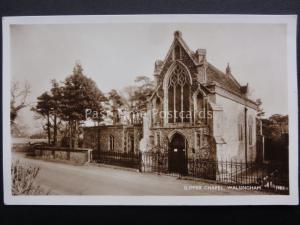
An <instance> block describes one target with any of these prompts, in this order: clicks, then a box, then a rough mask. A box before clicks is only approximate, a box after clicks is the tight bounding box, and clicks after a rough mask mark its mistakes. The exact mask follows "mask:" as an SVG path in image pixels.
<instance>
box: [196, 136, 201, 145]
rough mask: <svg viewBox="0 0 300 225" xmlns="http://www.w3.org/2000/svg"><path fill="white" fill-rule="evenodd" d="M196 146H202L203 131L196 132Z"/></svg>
mask: <svg viewBox="0 0 300 225" xmlns="http://www.w3.org/2000/svg"><path fill="white" fill-rule="evenodd" d="M196 147H197V148H200V147H201V133H200V132H197V133H196Z"/></svg>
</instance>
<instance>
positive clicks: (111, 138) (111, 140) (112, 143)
mask: <svg viewBox="0 0 300 225" xmlns="http://www.w3.org/2000/svg"><path fill="white" fill-rule="evenodd" d="M109 150H110V151H114V150H115V138H114V136H109Z"/></svg>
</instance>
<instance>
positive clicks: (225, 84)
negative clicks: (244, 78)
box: [161, 31, 243, 95]
mask: <svg viewBox="0 0 300 225" xmlns="http://www.w3.org/2000/svg"><path fill="white" fill-rule="evenodd" d="M177 43H179V44H180V46H181V47H182V48H183V49H184V50H185V52H186V53H187V55H188V56H189V57H190V59H191V61H192V62H193V63H194V65H195V66H198V65H199V63H198V62H197V61H196V60H195V57H194V54H195V53H194V52H193V51H192V50H191V49H190V48H189V47H188V45H187V44H186V43H185V41H184V40H183V38H182V35H181V32H180V31H175V32H174V40H173V42H172V45H171V46H170V49H169V51H168V53H167V55H166V57H165V59H164V61H163V64H162V66H161V69H163V68H164V67H165V64H166V62H167V60H168V58H169V57H170V55H171V54H172V50H173V48H174V47H175V45H176V44H177ZM207 81H208V82H215V83H217V84H219V85H220V86H221V87H222V88H224V89H226V90H228V91H230V92H234V93H236V94H238V95H242V94H243V91H242V86H241V85H240V84H239V82H238V81H237V80H236V79H235V78H234V77H233V75H232V74H231V73H229V74H225V73H224V72H222V71H221V70H219V69H217V68H216V67H215V66H213V65H212V64H211V63H208V62H207Z"/></svg>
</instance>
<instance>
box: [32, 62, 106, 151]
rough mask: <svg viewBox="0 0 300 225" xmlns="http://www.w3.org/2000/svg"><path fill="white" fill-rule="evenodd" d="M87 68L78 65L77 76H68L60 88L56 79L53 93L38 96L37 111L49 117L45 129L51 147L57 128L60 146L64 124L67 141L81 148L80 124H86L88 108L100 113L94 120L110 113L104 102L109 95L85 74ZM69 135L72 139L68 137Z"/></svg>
mask: <svg viewBox="0 0 300 225" xmlns="http://www.w3.org/2000/svg"><path fill="white" fill-rule="evenodd" d="M82 71H83V69H82V67H81V65H80V64H79V63H76V65H75V67H74V69H73V74H71V75H70V76H68V77H67V78H66V79H65V80H64V81H63V83H62V85H60V84H59V83H58V82H57V81H56V80H52V82H51V83H52V88H51V90H50V92H45V93H43V94H42V95H41V96H39V97H38V101H37V105H36V106H35V107H34V108H33V109H32V110H33V111H35V112H37V113H38V114H40V115H41V116H42V117H44V118H46V120H47V122H46V125H45V129H46V130H47V133H48V139H49V144H50V139H51V129H52V128H53V143H54V144H56V143H57V135H58V131H59V130H60V127H61V125H62V123H63V122H64V123H65V124H66V125H67V126H66V130H65V134H64V138H65V139H68V140H69V147H77V146H78V136H79V135H80V132H81V130H80V124H81V123H82V122H83V121H85V120H86V119H87V118H86V117H85V116H86V114H85V111H86V109H90V110H92V111H96V112H97V113H98V115H99V116H98V117H96V118H95V117H93V118H91V119H93V120H95V121H97V122H100V121H102V120H103V115H105V114H106V111H105V109H104V108H103V106H102V103H103V102H105V101H106V98H105V96H104V95H103V94H102V92H101V91H100V90H99V89H98V87H97V85H96V83H95V82H94V81H93V80H92V79H90V78H88V77H87V76H85V75H84V74H83V73H82ZM67 136H68V137H67Z"/></svg>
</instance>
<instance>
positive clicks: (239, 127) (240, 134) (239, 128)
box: [238, 124, 243, 141]
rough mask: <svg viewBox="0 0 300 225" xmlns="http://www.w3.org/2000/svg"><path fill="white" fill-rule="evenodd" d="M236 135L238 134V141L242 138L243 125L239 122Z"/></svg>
mask: <svg viewBox="0 0 300 225" xmlns="http://www.w3.org/2000/svg"><path fill="white" fill-rule="evenodd" d="M238 135H239V141H242V140H243V125H242V124H239V125H238Z"/></svg>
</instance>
